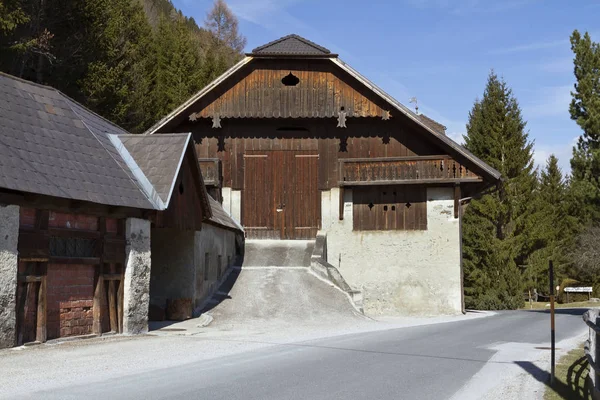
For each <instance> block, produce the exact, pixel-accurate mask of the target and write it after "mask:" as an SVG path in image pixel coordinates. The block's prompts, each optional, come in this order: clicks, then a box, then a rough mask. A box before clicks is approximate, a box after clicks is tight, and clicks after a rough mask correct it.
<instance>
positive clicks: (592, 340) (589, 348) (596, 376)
mask: <svg viewBox="0 0 600 400" xmlns="http://www.w3.org/2000/svg"><path fill="white" fill-rule="evenodd" d="M599 312H600V310H597V309H596V310H588V311H586V312H585V313H584V314H583V320H584V321H585V323H586V324H587V326H588V327H589V328H590V336H589V338H588V340H586V342H585V346H584V349H585V357H586V358H587V361H588V363H589V364H590V379H591V380H592V385H593V387H594V389H593V393H592V398H594V399H600V365H598V362H599V361H600V343H598V340H599V339H600V336H599V335H598V334H600V315H599Z"/></svg>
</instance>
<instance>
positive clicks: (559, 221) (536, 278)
mask: <svg viewBox="0 0 600 400" xmlns="http://www.w3.org/2000/svg"><path fill="white" fill-rule="evenodd" d="M535 201H536V207H535V208H536V212H535V214H534V216H533V218H534V224H533V226H532V232H530V236H531V237H533V238H534V239H535V244H534V248H535V250H534V251H533V252H532V253H531V255H530V256H529V258H528V260H527V262H526V264H527V269H526V281H527V283H528V286H529V288H530V289H533V288H536V289H538V290H540V291H542V292H546V291H547V289H546V288H547V287H548V262H549V261H550V260H552V261H553V262H554V265H555V268H556V272H557V274H556V275H557V281H560V280H561V279H562V278H567V277H569V276H568V273H567V270H568V267H569V255H568V253H569V251H570V248H571V246H572V244H573V238H574V235H575V232H576V231H577V226H578V224H577V220H576V218H575V217H573V216H572V215H571V214H572V211H571V204H572V203H571V202H570V199H569V190H568V186H567V182H566V181H565V179H564V178H563V174H562V171H561V170H560V167H559V166H558V159H557V158H556V157H555V156H554V155H551V156H550V157H549V158H548V160H547V162H546V167H545V169H544V170H543V171H542V172H541V175H540V183H539V195H538V196H537V199H536V200H535Z"/></svg>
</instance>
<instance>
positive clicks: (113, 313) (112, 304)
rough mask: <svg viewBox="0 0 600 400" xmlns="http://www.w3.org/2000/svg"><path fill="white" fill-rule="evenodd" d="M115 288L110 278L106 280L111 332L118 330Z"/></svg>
mask: <svg viewBox="0 0 600 400" xmlns="http://www.w3.org/2000/svg"><path fill="white" fill-rule="evenodd" d="M116 296H117V293H116V289H115V281H114V280H111V281H109V282H108V313H109V318H110V330H111V332H118V331H119V328H118V320H117V302H116Z"/></svg>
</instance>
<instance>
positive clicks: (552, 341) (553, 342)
mask: <svg viewBox="0 0 600 400" xmlns="http://www.w3.org/2000/svg"><path fill="white" fill-rule="evenodd" d="M548 272H549V274H550V341H551V343H552V344H551V353H550V368H551V370H550V371H551V372H550V386H554V368H555V365H554V364H555V360H554V356H555V339H556V338H555V332H554V265H553V264H552V260H550V263H549V265H548Z"/></svg>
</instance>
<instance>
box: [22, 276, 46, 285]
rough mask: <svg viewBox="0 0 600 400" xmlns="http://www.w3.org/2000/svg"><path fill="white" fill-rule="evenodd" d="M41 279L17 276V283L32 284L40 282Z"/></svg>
mask: <svg viewBox="0 0 600 400" xmlns="http://www.w3.org/2000/svg"><path fill="white" fill-rule="evenodd" d="M42 278H43V277H42V276H36V275H26V276H19V278H18V280H19V282H23V283H34V282H41V281H42Z"/></svg>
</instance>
